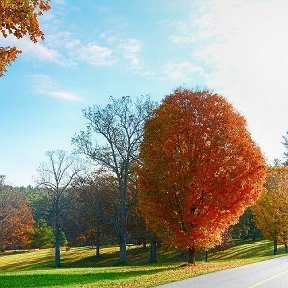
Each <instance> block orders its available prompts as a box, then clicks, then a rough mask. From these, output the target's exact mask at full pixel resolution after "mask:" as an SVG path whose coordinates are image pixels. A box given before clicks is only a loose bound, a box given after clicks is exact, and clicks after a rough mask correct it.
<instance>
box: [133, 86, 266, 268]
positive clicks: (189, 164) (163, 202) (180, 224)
mask: <svg viewBox="0 0 288 288" xmlns="http://www.w3.org/2000/svg"><path fill="white" fill-rule="evenodd" d="M140 161H141V162H142V165H141V166H140V167H139V169H138V188H139V189H138V195H139V208H140V210H141V213H142V215H143V217H144V218H145V220H146V221H147V223H148V227H149V228H151V229H152V230H153V231H154V232H155V233H156V234H158V235H160V238H161V239H162V240H163V242H164V243H166V244H167V245H172V246H175V247H178V248H180V249H181V250H184V249H187V250H188V255H189V257H188V258H189V259H188V262H189V263H195V251H196V249H204V250H207V249H209V248H212V247H214V246H215V245H217V244H219V243H220V242H221V239H222V237H221V236H222V233H223V232H224V231H225V230H226V229H227V228H228V227H229V226H230V225H231V224H235V223H236V222H237V220H238V218H239V216H240V215H241V214H242V213H243V212H244V209H245V208H246V207H247V206H249V205H251V204H252V203H254V201H255V200H256V199H257V198H258V197H259V196H260V193H261V191H262V184H263V181H264V178H265V172H266V164H265V161H264V157H263V156H262V153H261V151H260V149H259V148H258V146H257V145H256V144H255V143H254V142H253V141H252V139H251V136H250V133H249V132H248V131H247V129H246V121H245V119H244V117H242V116H241V115H240V114H239V113H237V112H236V111H235V110H234V109H233V107H232V106H231V105H230V104H229V103H228V102H227V101H226V100H225V99H224V98H223V97H222V96H220V95H217V94H213V93H211V92H209V91H192V90H187V89H178V90H176V91H175V92H174V93H173V94H171V95H169V96H167V97H166V98H165V99H164V100H163V102H162V104H161V105H160V107H159V108H158V109H157V110H156V111H155V113H154V115H153V117H152V118H151V119H150V120H148V121H147V122H146V124H145V128H144V140H143V143H142V145H141V152H140Z"/></svg>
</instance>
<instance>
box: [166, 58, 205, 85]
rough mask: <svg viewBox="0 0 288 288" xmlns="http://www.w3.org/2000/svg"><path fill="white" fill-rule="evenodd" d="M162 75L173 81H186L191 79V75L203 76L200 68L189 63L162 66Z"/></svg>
mask: <svg viewBox="0 0 288 288" xmlns="http://www.w3.org/2000/svg"><path fill="white" fill-rule="evenodd" d="M163 70H164V74H165V75H166V77H168V78H170V79H172V80H175V81H184V82H185V81H186V80H189V78H191V75H193V74H195V73H197V74H203V72H204V70H203V68H202V67H200V66H197V65H194V64H192V63H190V62H180V63H173V64H172V63H170V64H166V65H165V66H164V69H163Z"/></svg>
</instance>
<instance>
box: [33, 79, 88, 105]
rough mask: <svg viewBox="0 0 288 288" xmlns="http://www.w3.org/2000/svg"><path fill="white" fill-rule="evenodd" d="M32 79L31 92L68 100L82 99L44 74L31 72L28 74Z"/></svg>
mask: <svg viewBox="0 0 288 288" xmlns="http://www.w3.org/2000/svg"><path fill="white" fill-rule="evenodd" d="M29 79H30V80H31V81H32V89H33V93H34V94H37V95H42V96H46V97H51V98H55V99H58V100H63V101H68V102H81V101H83V99H82V98H81V97H80V96H78V95H77V94H76V93H74V92H72V91H69V90H66V89H63V88H61V87H60V85H59V84H58V83H57V82H56V81H53V80H52V79H51V77H50V76H48V75H45V74H33V75H30V76H29Z"/></svg>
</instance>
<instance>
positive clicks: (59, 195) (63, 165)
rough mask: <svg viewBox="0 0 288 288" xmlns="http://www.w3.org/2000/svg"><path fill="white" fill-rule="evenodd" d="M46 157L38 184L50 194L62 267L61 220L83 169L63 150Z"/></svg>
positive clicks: (57, 260) (50, 153)
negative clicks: (71, 189)
mask: <svg viewBox="0 0 288 288" xmlns="http://www.w3.org/2000/svg"><path fill="white" fill-rule="evenodd" d="M46 156H47V162H44V163H42V164H41V165H40V167H39V169H38V174H39V177H38V180H37V183H38V185H39V186H41V187H44V188H46V189H47V192H48V194H49V201H50V205H51V207H52V211H53V226H54V227H53V228H54V235H55V243H54V247H55V267H60V265H61V255H60V246H61V219H62V217H63V213H64V211H65V210H66V209H67V201H66V197H67V193H68V191H69V188H70V187H71V185H72V181H73V180H74V178H75V177H76V176H77V174H78V173H79V172H80V170H81V168H80V167H77V166H76V163H75V159H74V158H73V157H72V156H70V155H68V154H67V153H66V152H65V151H63V150H56V151H48V152H47V153H46Z"/></svg>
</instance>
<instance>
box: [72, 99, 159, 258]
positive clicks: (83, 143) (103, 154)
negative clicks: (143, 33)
mask: <svg viewBox="0 0 288 288" xmlns="http://www.w3.org/2000/svg"><path fill="white" fill-rule="evenodd" d="M110 100H111V103H110V104H108V105H106V107H104V108H102V107H100V106H98V105H95V106H93V107H89V108H87V109H85V110H83V114H84V117H85V118H86V119H87V120H88V126H87V130H86V131H81V132H80V133H79V134H78V135H76V136H75V137H74V138H73V139H72V142H73V143H74V144H75V145H76V146H77V148H78V151H79V152H80V153H83V154H85V155H87V156H88V157H89V158H90V159H92V160H93V161H94V162H95V163H96V164H97V165H100V167H101V168H102V169H104V170H106V171H110V172H112V173H113V174H114V175H115V177H116V179H117V186H118V192H119V193H118V194H119V203H120V209H119V229H118V230H119V244H120V255H119V256H120V262H122V263H125V262H126V234H127V215H128V205H127V198H128V196H127V195H128V186H129V181H130V175H131V168H132V166H133V165H134V164H136V163H137V161H138V153H139V146H140V143H141V141H142V137H143V126H144V122H145V121H146V119H147V118H149V117H150V115H151V113H152V111H153V110H154V108H155V107H156V103H155V102H152V101H151V100H150V99H149V97H147V98H146V97H142V98H138V99H137V100H136V101H135V102H133V101H132V99H131V98H130V97H129V96H125V97H122V98H120V99H114V98H111V99H110ZM95 136H96V137H95ZM99 136H100V137H99ZM97 137H98V138H97Z"/></svg>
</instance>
